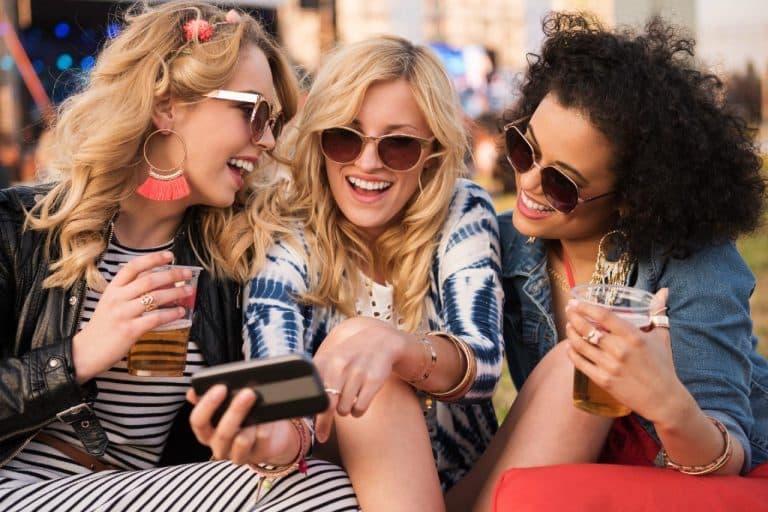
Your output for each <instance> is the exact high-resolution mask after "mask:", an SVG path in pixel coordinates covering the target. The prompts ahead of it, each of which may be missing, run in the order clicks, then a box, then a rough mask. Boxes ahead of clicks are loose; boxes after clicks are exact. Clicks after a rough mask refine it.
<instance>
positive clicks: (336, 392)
mask: <svg viewBox="0 0 768 512" xmlns="http://www.w3.org/2000/svg"><path fill="white" fill-rule="evenodd" d="M325 392H326V393H328V394H329V395H340V394H341V391H339V390H338V389H336V388H325Z"/></svg>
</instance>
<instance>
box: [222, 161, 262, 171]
mask: <svg viewBox="0 0 768 512" xmlns="http://www.w3.org/2000/svg"><path fill="white" fill-rule="evenodd" d="M227 165H228V166H229V167H231V168H232V169H236V170H238V171H240V174H250V173H252V172H253V169H254V168H255V167H256V166H255V165H254V163H253V162H251V161H250V160H242V159H240V158H230V159H229V160H227Z"/></svg>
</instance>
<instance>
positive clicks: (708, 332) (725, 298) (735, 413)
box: [499, 212, 768, 472]
mask: <svg viewBox="0 0 768 512" xmlns="http://www.w3.org/2000/svg"><path fill="white" fill-rule="evenodd" d="M499 233H500V236H501V250H502V261H501V266H502V269H501V274H502V284H503V287H504V295H505V303H504V340H505V347H506V353H507V364H508V365H509V370H510V374H511V376H512V380H513V381H514V383H515V385H516V386H517V388H518V389H519V388H520V387H521V386H522V384H523V382H524V381H525V379H526V378H527V377H528V375H530V373H531V371H532V370H533V367H534V366H535V365H536V363H538V362H539V361H540V360H541V359H542V357H544V355H545V354H546V353H547V352H548V351H549V350H550V349H551V348H552V347H554V345H555V343H556V342H557V341H558V339H557V331H556V330H555V323H554V317H553V313H552V300H551V295H550V282H549V278H548V276H547V271H546V265H547V255H546V250H545V245H544V242H543V241H542V240H539V239H537V240H535V241H532V242H531V243H528V237H526V236H524V235H522V234H521V233H519V232H518V231H517V230H516V229H515V227H514V226H513V225H512V212H507V213H504V214H501V215H500V216H499ZM651 254H652V256H651V257H650V258H648V259H644V260H640V261H638V262H637V268H636V269H635V271H634V272H632V273H631V275H630V282H629V283H627V284H629V285H631V286H635V287H638V288H642V289H644V290H647V291H649V292H652V293H653V292H656V291H657V290H659V289H661V288H664V287H666V288H669V299H668V302H667V308H668V309H667V314H668V315H669V323H670V336H671V339H672V354H673V358H674V365H675V371H676V372H677V376H678V378H679V379H680V381H681V382H682V383H683V384H684V385H685V387H686V388H687V389H688V391H689V392H690V393H691V394H692V395H693V397H694V398H695V399H696V401H697V402H698V404H699V407H701V409H702V410H703V411H704V413H705V414H707V415H708V416H713V417H716V418H717V419H719V420H720V421H722V422H723V423H724V424H725V425H726V427H727V428H728V431H729V432H730V433H731V435H732V436H733V437H734V438H735V439H738V441H739V442H740V443H741V445H742V446H743V447H744V467H743V470H744V472H746V471H749V470H750V469H751V468H753V467H754V466H756V465H758V464H762V463H765V462H768V362H767V361H766V359H765V358H763V357H762V356H761V355H760V354H758V353H757V351H756V346H757V337H756V336H755V335H754V334H753V332H752V321H751V319H750V316H749V297H750V296H751V295H752V291H753V290H754V288H755V278H754V275H753V274H752V272H751V271H750V270H749V267H748V266H747V265H746V263H745V262H744V260H743V259H742V258H741V256H740V255H739V253H738V252H737V250H736V247H735V246H734V244H732V243H728V244H722V245H717V246H711V247H707V248H704V249H702V250H699V251H697V252H695V253H694V254H692V255H691V256H689V257H688V258H686V259H683V260H680V259H674V258H668V257H665V256H663V255H662V254H661V251H660V250H653V251H651ZM642 423H643V425H644V426H645V427H646V428H647V430H648V431H649V433H650V434H651V435H653V436H654V437H656V438H657V439H658V437H657V436H656V433H655V431H654V430H653V426H652V425H651V424H650V422H647V421H642Z"/></svg>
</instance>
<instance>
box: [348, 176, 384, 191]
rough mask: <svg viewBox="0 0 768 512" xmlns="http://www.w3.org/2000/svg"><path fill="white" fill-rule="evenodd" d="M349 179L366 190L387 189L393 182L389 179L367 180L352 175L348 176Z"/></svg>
mask: <svg viewBox="0 0 768 512" xmlns="http://www.w3.org/2000/svg"><path fill="white" fill-rule="evenodd" d="M347 181H349V182H350V183H351V184H353V185H354V186H356V187H358V188H362V189H364V190H386V189H388V188H389V187H391V186H392V183H390V182H388V181H366V180H361V179H360V178H355V177H352V176H349V177H347Z"/></svg>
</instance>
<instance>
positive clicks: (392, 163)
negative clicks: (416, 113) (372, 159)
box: [379, 135, 421, 171]
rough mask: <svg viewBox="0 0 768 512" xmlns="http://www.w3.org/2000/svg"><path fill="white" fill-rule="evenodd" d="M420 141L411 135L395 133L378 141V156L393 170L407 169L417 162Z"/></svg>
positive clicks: (419, 153)
mask: <svg viewBox="0 0 768 512" xmlns="http://www.w3.org/2000/svg"><path fill="white" fill-rule="evenodd" d="M420 157H421V143H420V142H419V140H418V139H414V138H413V137H406V136H400V135H395V136H393V137H385V138H383V139H381V140H380V141H379V158H381V161H382V163H383V164H384V165H386V166H387V167H389V168H390V169H392V170H393V171H407V170H409V169H412V168H413V166H415V165H416V164H417V163H418V162H419V158H420Z"/></svg>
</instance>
